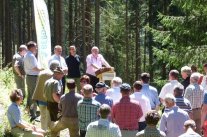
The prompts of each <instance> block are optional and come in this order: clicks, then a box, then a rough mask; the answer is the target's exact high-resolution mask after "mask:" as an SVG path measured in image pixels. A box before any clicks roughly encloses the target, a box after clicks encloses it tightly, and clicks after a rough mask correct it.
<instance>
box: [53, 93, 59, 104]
mask: <svg viewBox="0 0 207 137" xmlns="http://www.w3.org/2000/svg"><path fill="white" fill-rule="evenodd" d="M52 97H53V99H54V100H55V102H57V103H59V102H60V97H59V96H58V95H57V93H56V92H53V93H52Z"/></svg>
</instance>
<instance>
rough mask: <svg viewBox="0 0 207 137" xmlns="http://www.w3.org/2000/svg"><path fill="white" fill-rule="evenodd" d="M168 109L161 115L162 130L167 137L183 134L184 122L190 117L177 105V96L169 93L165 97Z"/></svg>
mask: <svg viewBox="0 0 207 137" xmlns="http://www.w3.org/2000/svg"><path fill="white" fill-rule="evenodd" d="M164 102H165V105H166V109H165V111H164V113H163V115H162V117H161V122H160V130H161V131H163V132H164V133H165V134H166V136H167V137H177V136H179V135H181V134H183V133H184V132H185V131H184V129H183V125H184V122H185V121H186V120H188V119H189V116H188V113H187V112H185V111H184V110H182V109H180V108H179V107H177V106H176V105H175V97H174V96H173V95H172V94H167V95H166V96H165V98H164Z"/></svg>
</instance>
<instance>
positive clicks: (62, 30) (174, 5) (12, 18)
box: [0, 0, 207, 86]
mask: <svg viewBox="0 0 207 137" xmlns="http://www.w3.org/2000/svg"><path fill="white" fill-rule="evenodd" d="M45 2H46V3H47V7H48V12H49V17H50V27H51V41H52V48H53V47H54V46H55V45H57V44H58V45H61V46H62V47H63V49H64V56H66V55H67V54H68V46H69V45H71V44H75V45H76V47H77V52H78V54H79V55H81V57H82V59H83V68H84V66H85V57H86V56H87V54H89V53H90V49H91V47H92V46H98V47H99V48H100V52H101V54H103V56H104V57H105V58H106V60H107V61H108V62H109V63H110V64H111V66H113V67H114V68H115V71H116V73H117V76H120V77H122V78H123V79H124V81H125V82H130V83H131V82H133V81H135V80H137V79H139V77H140V74H141V73H142V72H149V73H150V75H151V80H152V81H154V83H155V84H156V85H157V86H159V85H162V83H163V80H165V79H166V78H167V76H168V72H169V70H170V69H174V68H175V69H178V70H180V68H181V67H182V66H184V65H189V66H190V65H192V64H194V65H197V66H198V68H199V69H201V68H202V63H204V62H206V57H207V52H206V51H207V46H206V43H207V6H206V5H207V1H206V0H182V1H180V0H45ZM30 40H34V41H36V36H35V24H34V13H33V2H32V0H0V57H1V59H0V65H1V68H4V67H6V66H9V65H11V61H12V55H13V54H14V53H15V52H16V51H17V49H18V47H19V46H20V44H25V43H27V42H28V41H30ZM51 52H52V51H51Z"/></svg>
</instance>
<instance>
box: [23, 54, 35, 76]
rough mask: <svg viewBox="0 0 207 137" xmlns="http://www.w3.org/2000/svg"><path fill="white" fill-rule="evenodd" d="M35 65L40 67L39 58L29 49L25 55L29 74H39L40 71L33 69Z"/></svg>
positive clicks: (25, 68)
mask: <svg viewBox="0 0 207 137" xmlns="http://www.w3.org/2000/svg"><path fill="white" fill-rule="evenodd" d="M35 67H38V63H37V58H36V57H35V55H34V54H33V53H32V52H31V51H28V52H27V53H26V55H25V56H24V71H25V73H26V74H27V75H38V74H39V72H38V71H34V70H33V68H35Z"/></svg>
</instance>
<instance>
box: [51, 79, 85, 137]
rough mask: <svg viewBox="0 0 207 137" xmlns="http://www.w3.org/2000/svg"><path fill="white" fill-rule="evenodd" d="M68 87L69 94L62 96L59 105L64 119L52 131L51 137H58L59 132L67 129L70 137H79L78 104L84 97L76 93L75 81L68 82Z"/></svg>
mask: <svg viewBox="0 0 207 137" xmlns="http://www.w3.org/2000/svg"><path fill="white" fill-rule="evenodd" d="M67 87H68V89H69V93H66V94H64V95H62V96H61V98H60V103H59V109H60V111H61V115H62V117H61V119H60V120H59V121H58V123H57V124H55V126H54V127H53V128H52V129H51V134H52V135H51V137H57V134H58V132H59V131H61V130H64V129H66V128H68V130H69V136H70V137H79V127H78V112H77V103H78V101H79V100H81V99H83V96H82V95H80V94H78V93H76V91H75V87H76V85H75V81H74V80H73V79H69V80H68V81H67Z"/></svg>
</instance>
